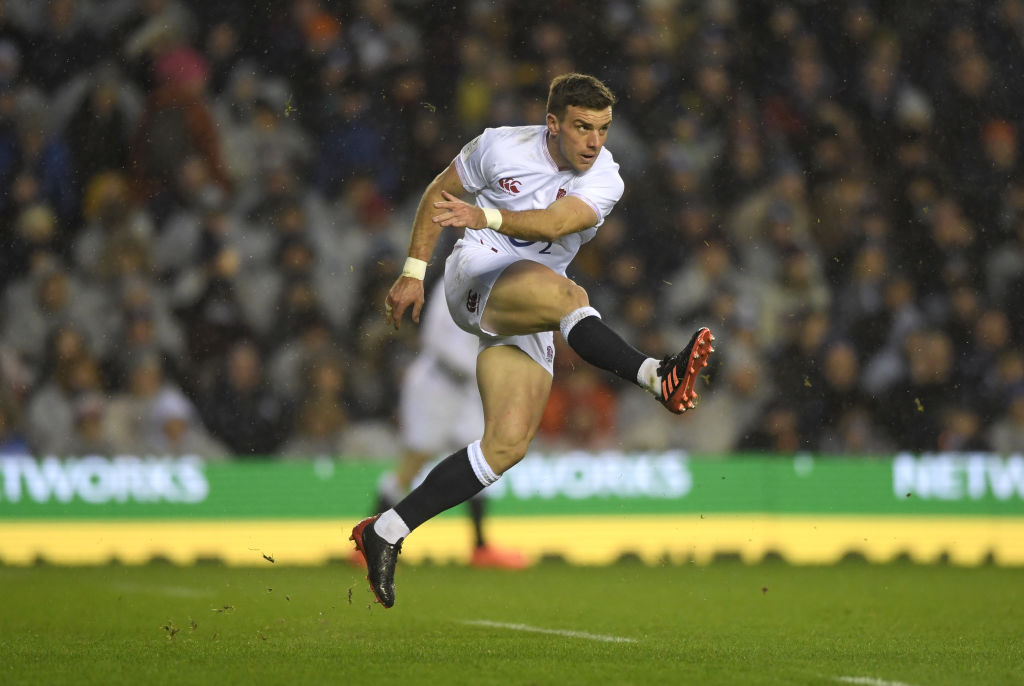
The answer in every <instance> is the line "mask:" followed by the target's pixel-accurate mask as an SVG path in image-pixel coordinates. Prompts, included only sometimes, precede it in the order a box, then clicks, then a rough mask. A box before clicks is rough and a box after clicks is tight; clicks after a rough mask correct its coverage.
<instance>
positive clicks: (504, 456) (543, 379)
mask: <svg viewBox="0 0 1024 686" xmlns="http://www.w3.org/2000/svg"><path fill="white" fill-rule="evenodd" d="M476 378H477V383H478V384H479V386H480V397H481V399H482V400H483V405H484V436H483V438H482V439H481V441H480V449H481V450H482V451H483V454H484V457H485V458H487V463H488V464H489V465H490V466H491V469H493V470H494V472H495V474H501V473H503V472H504V471H505V470H507V469H508V468H510V467H511V466H513V465H514V464H516V463H517V462H519V460H521V459H523V456H524V455H526V450H527V449H528V448H529V446H530V441H531V440H533V437H534V435H535V434H536V433H537V428H538V427H539V426H540V420H541V417H542V416H543V414H544V408H545V407H546V405H547V402H548V394H549V393H550V392H551V375H550V374H549V373H548V372H547V370H546V369H544V368H543V367H541V366H540V365H539V364H537V363H536V362H534V361H533V360H532V359H531V358H530V357H529V356H528V355H527V354H526V353H524V352H523V351H522V350H520V349H519V348H517V347H515V346H511V345H499V346H495V347H493V348H486V349H485V350H482V351H481V352H480V356H479V357H478V358H477V363H476Z"/></svg>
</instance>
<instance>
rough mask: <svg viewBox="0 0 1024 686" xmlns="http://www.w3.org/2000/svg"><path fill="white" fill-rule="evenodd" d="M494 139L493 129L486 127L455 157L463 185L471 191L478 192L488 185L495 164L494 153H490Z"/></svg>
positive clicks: (456, 169) (456, 168) (456, 167)
mask: <svg viewBox="0 0 1024 686" xmlns="http://www.w3.org/2000/svg"><path fill="white" fill-rule="evenodd" d="M492 140H493V132H492V129H486V130H484V132H483V133H481V134H480V135H479V136H477V137H476V138H474V139H473V140H471V141H470V142H468V143H466V145H465V146H463V148H462V151H461V152H459V154H458V156H457V157H456V158H455V171H457V172H458V173H459V180H460V181H461V182H462V187H463V188H465V189H466V190H467V191H469V192H470V193H478V192H480V191H481V190H482V189H484V188H486V187H487V185H488V179H489V178H490V167H491V166H492V165H493V160H492V157H493V155H492V154H490V151H491V147H492V146H491V142H492Z"/></svg>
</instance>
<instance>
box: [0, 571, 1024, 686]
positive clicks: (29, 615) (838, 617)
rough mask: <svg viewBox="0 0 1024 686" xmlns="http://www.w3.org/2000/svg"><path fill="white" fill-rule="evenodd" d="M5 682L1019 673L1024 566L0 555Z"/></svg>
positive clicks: (932, 685) (875, 680)
mask: <svg viewBox="0 0 1024 686" xmlns="http://www.w3.org/2000/svg"><path fill="white" fill-rule="evenodd" d="M0 589H2V602H0V684H9V685H22V684H146V685H147V686H148V685H153V684H180V685H182V686H194V685H197V684H289V685H297V684H414V685H419V684H443V685H445V686H450V685H452V684H702V685H703V684H723V685H729V686H734V685H745V684H787V685H788V684H843V683H848V684H858V683H859V684H867V685H869V686H871V685H875V686H886V685H895V684H900V685H905V684H909V685H911V686H941V685H943V684H971V685H975V684H1000V685H1001V684H1024V569H1005V568H995V567H980V568H971V569H966V568H958V567H949V566H921V565H914V564H910V563H906V564H892V565H885V566H879V565H870V564H866V563H857V562H850V563H844V564H840V565H837V566H832V567H794V566H789V565H786V564H784V563H781V562H778V563H775V562H772V563H765V564H761V565H756V566H745V565H742V564H740V563H738V562H719V563H715V564H711V565H708V566H662V567H648V566H644V565H642V564H639V563H632V562H622V563H619V564H616V565H612V566H610V567H600V568H594V567H572V566H569V565H565V564H561V563H557V562H549V563H543V564H541V565H538V566H536V567H534V568H532V569H529V570H526V571H524V572H502V571H480V570H472V569H467V568H461V567H451V566H431V565H421V566H411V565H405V566H401V565H400V566H399V570H398V591H397V597H398V602H397V604H396V606H395V607H394V608H393V609H391V610H384V609H383V608H381V607H380V606H379V605H376V604H373V603H372V602H371V600H372V596H371V595H370V592H369V590H368V589H367V587H366V582H365V581H364V580H363V576H362V573H361V572H360V571H359V570H357V569H356V568H354V567H349V566H344V565H340V564H338V565H330V566H326V567H316V568H300V567H287V566H282V565H281V564H279V563H278V564H271V563H270V562H267V563H266V564H265V565H263V566H260V567H252V568H230V567H223V566H219V565H200V566H197V567H175V566H172V565H165V564H152V565H149V566H145V567H123V566H116V565H115V566H108V567H89V568H80V569H68V568H58V567H49V566H37V567H31V568H14V567H3V568H0Z"/></svg>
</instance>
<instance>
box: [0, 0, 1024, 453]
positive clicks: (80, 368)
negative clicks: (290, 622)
mask: <svg viewBox="0 0 1024 686" xmlns="http://www.w3.org/2000/svg"><path fill="white" fill-rule="evenodd" d="M573 70H575V71H584V72H588V73H593V74H595V75H596V76H598V77H599V78H602V79H603V80H605V81H606V83H608V85H609V86H611V88H612V89H613V91H615V93H616V94H617V95H618V97H619V102H618V104H617V105H616V106H615V108H614V117H615V120H614V121H615V123H614V125H613V127H612V131H611V134H610V137H609V141H608V147H609V149H610V150H611V151H612V152H613V154H614V155H615V157H616V160H617V161H618V162H619V163H620V165H621V172H622V174H623V177H624V179H625V181H626V194H625V196H624V197H623V199H622V201H621V202H620V204H619V205H618V206H617V208H616V209H615V211H614V212H613V213H612V214H611V215H610V216H609V217H608V219H607V221H606V222H605V224H604V226H603V227H602V228H601V230H600V231H599V232H598V235H597V238H595V239H594V241H592V242H591V243H589V244H588V245H586V246H584V249H583V251H582V252H581V254H580V256H579V257H578V258H577V260H576V262H575V263H574V265H573V267H572V269H571V271H570V274H569V275H570V276H571V277H572V278H574V279H576V280H577V281H578V282H579V283H581V284H582V285H584V286H585V287H586V288H587V289H588V291H589V293H590V295H591V300H592V303H593V304H594V305H595V307H597V308H598V309H599V310H600V311H601V312H602V314H603V316H604V317H605V318H606V319H607V320H609V321H611V322H613V323H614V325H615V326H616V327H617V328H618V330H620V331H621V332H622V333H623V334H624V335H625V337H626V338H627V339H629V340H631V341H633V342H635V343H636V344H637V346H638V347H640V348H641V349H643V350H644V351H646V352H648V353H649V354H651V355H653V356H658V357H660V356H661V355H663V354H666V353H669V352H674V351H676V350H678V349H679V348H680V347H681V346H682V345H683V344H684V343H685V341H686V340H688V339H689V337H690V335H691V333H692V331H693V330H694V328H695V327H696V326H698V325H708V326H710V327H711V328H712V330H713V331H714V332H715V334H716V337H717V339H718V352H717V353H716V355H715V358H716V359H715V360H714V363H713V365H712V366H711V367H709V368H707V369H706V370H705V375H704V377H703V379H704V382H703V383H701V384H700V386H699V390H700V392H701V394H702V402H701V406H700V408H699V409H698V410H697V411H696V412H693V413H687V414H686V415H683V416H682V417H676V416H674V415H670V414H669V413H667V412H665V411H664V410H662V409H661V408H660V407H659V406H658V404H657V403H656V402H654V401H653V400H652V399H651V398H649V397H647V396H646V394H644V393H642V392H640V391H638V390H637V389H636V388H633V387H627V386H626V385H624V384H621V383H619V382H618V381H617V380H615V379H614V378H611V377H610V375H605V374H603V373H600V372H598V371H595V370H594V369H591V368H589V367H587V366H586V365H585V364H583V363H580V362H579V360H578V359H576V358H575V357H574V355H573V353H572V352H571V351H570V350H569V349H567V348H565V347H564V346H562V347H561V348H560V350H559V352H558V356H557V368H556V376H555V384H554V388H553V391H552V398H551V403H550V405H549V408H548V412H547V414H546V416H545V418H544V422H543V426H542V428H541V434H540V436H538V439H537V443H536V447H538V448H541V449H545V448H546V449H559V448H567V447H572V448H583V449H606V448H608V449H622V450H657V449H663V448H669V447H681V448H685V449H688V450H691V451H693V452H695V453H708V454H724V453H730V452H743V451H758V452H760V451H768V452H777V453H792V452H794V451H800V450H808V451H814V452H820V453H835V454H856V455H868V454H884V453H888V452H891V451H895V450H903V449H907V450H916V451H926V450H994V451H1000V452H1007V451H1020V450H1024V350H1022V347H1021V345H1020V343H1021V341H1022V340H1024V308H1022V307H1021V304H1024V174H1022V166H1021V161H1020V158H1021V154H1020V140H1019V139H1020V135H1021V125H1022V124H1024V120H1022V116H1021V113H1022V112H1024V102H1022V100H1024V90H1022V89H1021V88H1020V87H1019V82H1017V81H1016V78H1017V77H1018V76H1019V75H1020V74H1022V73H1024V0H993V2H990V3H975V2H968V1H958V0H947V2H943V3H889V2H884V1H883V0H877V1H874V2H872V1H869V0H851V1H849V2H840V3H821V2H816V1H814V0H792V1H790V2H784V1H782V0H744V1H743V2H740V0H641V1H640V2H625V1H622V0H607V1H605V2H597V3H595V2H583V1H582V0H558V1H555V2H552V1H550V0H548V1H546V2H540V1H539V0H517V1H515V2H513V1H512V0H473V1H467V2H459V3H434V2H430V0H351V1H344V2H340V1H339V2H330V1H329V0H281V1H279V2H268V1H264V0H261V1H259V2H250V1H248V0H246V1H243V0H218V1H217V2H199V1H198V0H197V1H195V2H186V1H184V0H0V297H2V309H0V453H12V452H26V451H27V452H32V453H35V454H39V455H51V454H52V455H86V454H99V455H115V454H138V455H149V454H159V455H163V454H174V453H195V454H199V455H204V456H207V457H223V456H277V455H281V456H304V455H336V454H348V455H366V456H372V455H378V456H394V455H397V454H398V452H399V446H397V445H396V444H395V436H396V432H395V430H394V421H395V417H394V414H395V404H396V401H395V399H396V397H397V386H398V384H400V383H401V377H402V373H403V370H404V369H405V368H406V367H407V366H408V363H409V361H410V360H411V359H412V357H413V356H414V355H415V353H416V347H417V339H416V327H414V326H409V325H407V326H403V327H402V329H401V330H400V331H399V332H397V333H396V332H394V331H390V330H388V329H387V328H385V326H384V322H383V318H382V316H381V308H382V303H383V301H384V295H385V293H386V292H387V289H388V287H389V286H390V284H391V283H392V281H393V280H394V278H395V276H396V274H397V273H398V272H399V270H400V265H401V263H402V260H403V259H404V257H405V251H406V247H407V240H408V232H409V227H410V225H411V218H412V214H413V211H414V209H415V205H416V203H417V201H418V199H419V197H420V194H421V193H422V191H423V189H424V187H425V186H426V184H427V183H428V182H429V181H430V179H431V178H433V176H434V175H435V174H437V173H438V172H439V171H440V170H442V169H443V168H444V167H445V166H446V165H447V164H448V163H449V162H450V161H451V159H452V158H453V157H454V156H455V155H456V154H457V153H458V151H459V149H460V148H461V146H462V145H463V144H464V143H466V142H467V141H468V140H470V139H471V138H472V137H474V136H475V135H477V134H478V133H479V132H480V130H481V129H482V128H483V127H486V126H496V125H506V124H511V125H519V124H537V123H541V122H542V121H543V118H544V104H545V97H546V87H547V84H548V82H549V81H550V79H551V77H553V76H555V75H557V74H559V73H564V72H567V71H573ZM1015 83H1016V84H1017V85H1016V86H1015V85H1014V84H1015ZM455 238H456V237H455V236H451V235H448V236H445V237H444V240H443V245H441V246H439V248H438V252H437V253H436V254H435V260H434V263H433V266H432V268H431V269H430V273H429V275H428V281H432V280H434V279H436V278H437V277H438V276H439V275H440V273H441V260H442V258H443V256H444V254H445V252H444V251H445V249H446V247H447V246H449V245H450V243H451V241H453V240H454V239H455ZM428 288H429V284H428ZM428 292H429V290H428ZM1014 303H1016V305H1015V304H1014ZM425 401H426V402H429V399H425Z"/></svg>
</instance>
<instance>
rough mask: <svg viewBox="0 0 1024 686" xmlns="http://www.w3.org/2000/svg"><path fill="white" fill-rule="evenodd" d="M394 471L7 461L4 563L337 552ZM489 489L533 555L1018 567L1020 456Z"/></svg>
mask: <svg viewBox="0 0 1024 686" xmlns="http://www.w3.org/2000/svg"><path fill="white" fill-rule="evenodd" d="M387 468H388V465H387V464H385V463H381V462H379V461H370V460H359V459H342V458H334V459H326V458H323V459H311V460H307V461H278V460H271V459H266V460H247V461H203V460H201V459H199V458H196V457H135V456H119V457H113V458H106V457H96V456H87V457H81V458H60V459H58V458H52V457H51V458H42V459H36V458H32V457H28V456H2V457H0V561H2V562H6V563H8V564H25V563H31V562H32V561H34V560H38V559H46V560H52V561H57V562H66V563H73V564H79V563H95V562H104V561H109V560H111V559H117V560H121V561H131V562H135V561H139V562H144V561H146V560H148V559H151V558H152V557H167V558H170V559H173V560H175V561H179V562H182V563H189V562H191V561H194V560H196V559H200V558H207V557H218V558H221V559H224V560H226V561H229V562H232V563H239V564H246V563H248V562H250V561H251V560H252V559H254V553H253V552H252V551H254V550H266V549H268V548H269V549H272V550H277V551H283V552H285V553H286V555H285V556H284V557H283V558H282V559H289V560H291V561H293V562H295V563H302V564H306V563H322V562H325V561H327V560H330V559H338V558H345V557H346V556H348V555H350V554H351V544H350V543H348V541H347V535H348V529H351V526H352V524H353V523H354V522H355V521H357V520H358V519H359V518H361V517H364V516H366V515H367V514H369V513H370V509H371V508H372V506H373V504H374V501H375V493H376V485H377V481H378V480H379V478H380V477H381V475H382V474H383V473H384V472H385V470H386V469H387ZM486 494H487V495H488V497H489V511H490V512H491V513H492V514H493V515H494V517H492V519H491V520H490V524H489V527H490V529H491V530H492V531H494V532H496V533H497V534H498V535H499V538H501V539H502V540H504V541H509V542H513V543H515V544H516V545H517V546H518V547H519V548H521V549H522V550H524V552H526V553H527V554H528V555H530V556H533V557H535V558H536V557H540V556H543V555H549V554H561V555H564V556H566V557H567V558H569V559H571V560H577V561H582V562H598V563H600V562H606V561H610V560H612V559H615V557H616V556H618V555H621V554H624V553H637V554H640V555H641V557H643V558H644V559H649V560H656V559H663V558H664V556H666V555H667V556H669V557H670V558H676V559H681V560H682V559H690V560H706V559H710V558H711V557H712V556H713V555H715V554H718V553H720V552H727V553H737V554H740V555H741V557H743V559H749V560H757V559H760V558H761V557H762V556H764V555H766V554H769V553H773V554H774V553H778V554H782V555H783V556H785V557H787V558H788V559H791V560H793V561H797V562H809V563H822V562H830V561H834V560H835V559H838V558H839V557H841V556H842V555H844V554H846V553H849V552H859V553H862V554H864V555H866V556H867V557H869V558H870V559H874V560H885V559H891V558H892V557H894V556H898V555H904V554H908V555H910V556H911V557H913V558H915V559H921V560H934V559H941V558H943V557H946V558H949V559H953V560H955V561H958V562H962V563H964V564H977V563H980V562H983V561H985V560H987V559H994V560H996V561H998V562H1000V563H1006V564H1024V456H1021V455H993V454H989V453H976V454H974V453H972V454H962V453H935V454H922V455H912V454H899V455H895V456H892V457H889V458H851V457H843V458H831V457H816V456H811V455H797V456H785V457H783V456H756V455H739V456H733V457H730V458H728V459H722V458H713V457H710V456H700V455H687V454H686V453H684V452H681V451H669V452H659V453H630V454H626V453H621V452H614V451H608V452H601V453H585V452H567V453H560V454H540V453H534V454H530V455H528V456H527V457H526V459H524V460H523V461H522V462H521V463H520V464H518V465H516V466H515V467H514V468H513V469H511V470H509V471H508V472H507V473H506V474H505V475H503V477H502V479H501V480H499V481H498V482H497V483H496V484H494V485H492V486H491V487H489V488H488V489H487V491H486ZM346 527H347V528H346ZM466 531H467V527H466V524H465V523H464V522H463V521H462V520H461V518H460V516H459V511H458V508H457V509H456V510H453V511H451V512H448V513H445V514H444V515H442V516H441V517H439V518H437V519H436V520H434V521H431V522H429V523H428V524H427V525H425V526H424V527H422V528H421V529H418V530H417V531H416V533H415V535H414V536H413V537H412V539H413V540H412V541H411V542H409V543H408V544H407V545H406V551H405V553H404V555H405V558H406V559H410V560H413V561H415V560H420V559H428V558H430V559H442V560H443V559H451V560H456V561H457V560H459V559H461V557H463V556H464V554H465V550H468V548H465V547H464V544H463V543H461V541H463V540H465V535H464V534H465V532H466ZM638 532H639V533H638ZM456 541H459V542H458V543H457V542H456ZM256 559H261V558H259V557H258V556H257V558H256Z"/></svg>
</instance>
